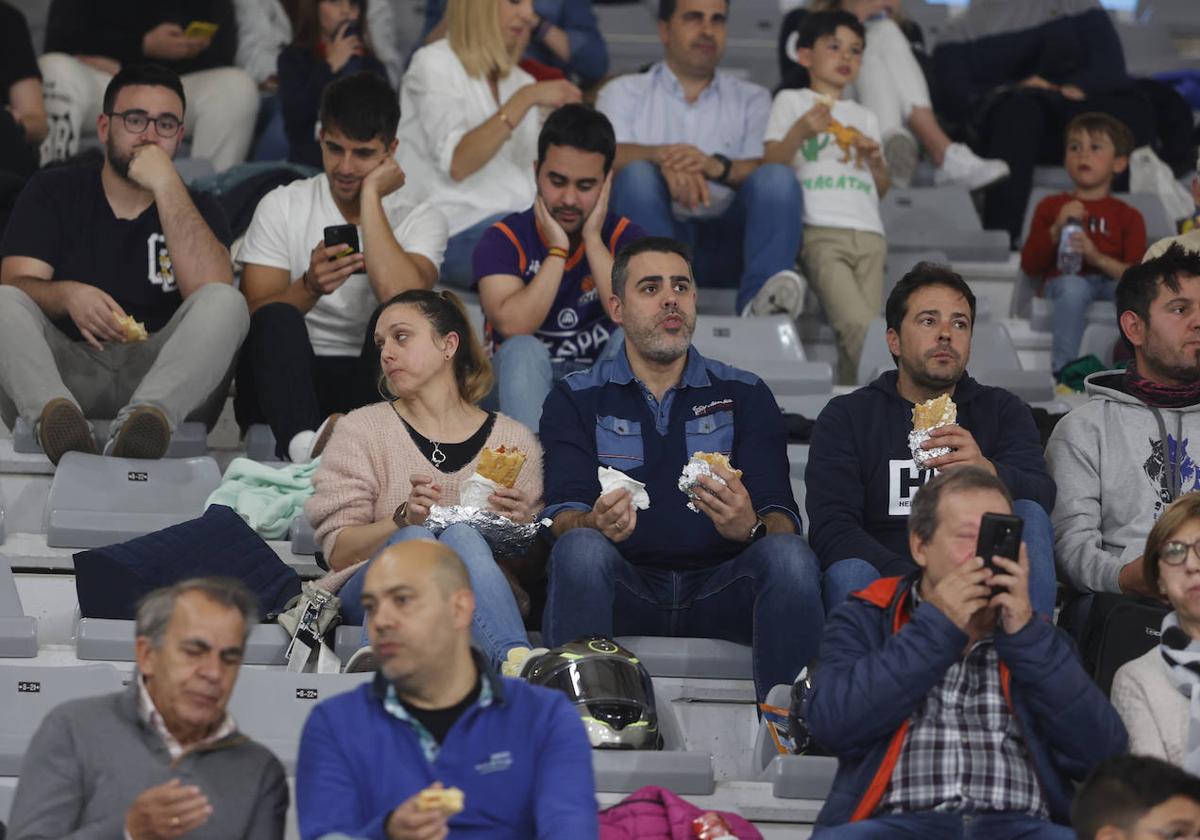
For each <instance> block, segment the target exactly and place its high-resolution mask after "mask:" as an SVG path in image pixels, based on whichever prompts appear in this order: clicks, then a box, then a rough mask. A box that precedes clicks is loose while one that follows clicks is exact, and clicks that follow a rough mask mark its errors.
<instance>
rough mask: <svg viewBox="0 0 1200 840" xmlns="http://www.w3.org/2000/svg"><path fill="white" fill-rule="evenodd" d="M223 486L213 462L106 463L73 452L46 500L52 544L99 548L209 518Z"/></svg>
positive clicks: (109, 460) (48, 539)
mask: <svg viewBox="0 0 1200 840" xmlns="http://www.w3.org/2000/svg"><path fill="white" fill-rule="evenodd" d="M220 482H221V471H220V470H219V469H218V468H217V462H216V461H214V460H213V459H212V458H208V457H205V458H182V459H162V460H158V461H146V460H136V459H132V458H104V457H101V456H99V455H85V454H83V453H81V452H68V453H67V454H66V455H64V456H63V459H62V460H61V461H60V462H59V464H58V470H57V472H56V473H55V475H54V483H53V484H52V485H51V487H50V495H49V497H48V498H47V499H46V543H47V545H50V546H54V547H60V548H97V547H99V546H104V545H111V544H112V543H118V542H124V541H125V540H129V539H133V538H134V537H140V536H143V535H145V534H149V533H151V532H153V531H159V530H162V529H163V528H168V527H170V526H172V525H178V524H179V523H180V522H186V521H188V520H189V519H195V518H196V517H198V516H200V515H201V514H203V513H204V503H205V502H206V501H207V500H208V497H209V495H210V494H211V493H212V491H213V490H215V489H216V488H217V485H218V484H220Z"/></svg>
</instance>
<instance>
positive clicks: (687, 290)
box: [541, 237, 824, 699]
mask: <svg viewBox="0 0 1200 840" xmlns="http://www.w3.org/2000/svg"><path fill="white" fill-rule="evenodd" d="M612 286H613V296H612V298H611V301H610V304H611V305H610V310H611V312H612V318H613V321H614V322H615V323H617V324H620V325H621V326H623V327H624V328H625V345H624V348H623V349H622V350H621V351H620V352H619V353H617V354H616V356H615V357H613V358H611V359H605V360H602V361H600V362H598V363H597V364H596V365H595V366H594V367H592V368H591V369H590V370H586V371H580V372H579V373H574V374H571V375H569V376H567V377H566V378H564V379H563V380H561V381H560V382H559V383H558V384H557V385H556V386H555V388H554V390H553V391H551V392H550V396H549V397H548V398H547V399H546V403H545V406H544V408H543V410H542V421H541V439H542V445H543V447H544V449H545V466H546V491H545V498H546V503H547V508H546V511H545V514H544V516H547V517H549V518H551V519H552V520H553V523H554V524H553V526H552V529H551V532H552V535H553V536H554V537H555V538H556V542H555V545H554V549H553V550H552V551H551V553H550V562H549V573H550V584H549V592H548V595H547V602H546V613H545V618H544V620H543V623H542V630H543V633H544V635H545V638H546V641H547V643H548V644H550V645H560V644H563V643H565V642H568V641H570V640H572V639H574V638H576V637H578V636H583V635H588V634H598V635H602V636H614V635H618V636H619V635H630V634H643V635H660V636H705V637H716V638H723V639H729V640H732V641H737V642H743V643H750V644H752V645H753V646H754V681H755V687H756V689H757V692H758V696H759V699H762V698H763V697H765V695H766V692H767V691H768V690H769V689H770V688H771V687H772V686H774V685H776V684H779V683H788V684H790V683H791V682H792V681H793V680H794V679H795V677H796V674H797V672H799V670H800V669H801V668H802V667H804V666H805V665H806V664H807V663H808V661H809V660H810V659H811V658H812V657H813V655H815V653H816V649H817V643H818V641H819V638H820V634H821V627H822V623H823V621H824V612H823V610H822V606H821V597H820V583H819V578H820V576H819V574H818V571H817V561H816V557H815V556H814V555H813V553H812V550H811V549H809V547H808V543H807V542H805V540H804V538H803V537H802V536H800V531H801V524H800V517H799V514H798V512H797V508H796V501H795V499H794V498H793V497H792V490H791V483H790V481H789V478H788V460H787V435H786V431H785V428H784V422H783V415H782V414H781V413H780V411H779V407H778V406H777V405H776V403H775V398H774V397H773V396H772V395H771V391H770V389H768V388H767V386H766V385H765V384H764V383H763V382H762V381H761V380H760V379H758V377H756V376H754V375H753V374H751V373H747V372H746V371H742V370H738V369H736V368H732V367H729V366H728V365H724V364H722V363H720V362H716V361H712V360H710V359H706V358H704V357H703V356H701V355H700V354H699V353H698V352H696V350H695V349H694V348H692V347H691V340H692V331H693V329H694V328H695V325H696V287H695V283H694V281H693V274H692V267H691V262H690V256H689V254H688V251H687V248H686V247H685V246H684V245H682V244H681V243H678V242H675V241H674V240H670V239H663V238H658V237H650V238H647V239H641V240H638V241H637V242H634V243H632V244H630V245H628V246H627V247H625V248H624V249H622V250H621V252H620V253H619V254H618V255H617V259H616V261H615V262H614V263H613V271H612ZM694 452H722V453H724V454H726V455H728V456H729V459H730V461H731V462H732V464H733V466H734V467H735V468H736V469H740V470H741V471H742V475H741V476H740V478H739V477H738V476H736V475H734V474H732V473H729V472H727V471H724V470H721V469H720V468H717V473H718V474H719V475H721V477H722V478H723V479H725V480H726V482H727V484H726V485H725V486H722V485H721V484H719V483H718V482H715V481H713V480H711V479H709V478H701V479H700V481H699V485H698V486H697V488H696V491H697V498H696V499H695V500H694V504H695V506H696V508H697V509H698V512H697V511H693V510H689V509H688V507H687V503H688V498H687V496H685V495H684V494H683V493H682V492H681V491H680V490H679V488H678V486H677V482H678V480H679V476H680V474H681V472H682V471H683V467H684V465H685V464H686V463H687V462H688V459H689V458H690V457H691V455H692V453H694ZM601 466H608V467H614V468H616V469H618V470H621V471H622V472H625V473H626V474H628V475H629V476H630V477H632V478H634V479H637V480H638V481H642V482H644V483H645V484H646V490H647V493H648V494H649V496H650V506H649V508H648V509H646V510H642V511H639V510H637V509H636V508H635V507H634V505H633V498H632V496H631V495H630V493H629V491H627V490H623V489H620V490H614V491H612V492H610V493H608V494H607V495H603V496H602V495H600V482H599V479H598V477H597V468H598V467H601Z"/></svg>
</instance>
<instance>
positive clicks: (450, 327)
mask: <svg viewBox="0 0 1200 840" xmlns="http://www.w3.org/2000/svg"><path fill="white" fill-rule="evenodd" d="M375 343H376V345H377V346H378V347H379V360H380V367H381V368H382V370H383V381H384V382H385V383H386V387H387V390H388V391H389V392H390V394H391V395H392V396H393V397H394V399H393V400H391V401H388V402H380V403H376V404H375V405H372V406H367V407H366V408H360V409H358V410H357V411H352V412H350V413H349V414H347V415H346V416H345V417H343V418H342V419H341V420H340V421H339V422H338V424H337V428H336V430H335V432H334V434H333V437H332V438H331V439H330V442H329V444H328V446H327V447H326V449H325V452H324V455H323V456H322V458H321V465H320V466H319V467H318V468H317V472H316V474H315V475H314V476H313V488H314V491H315V493H314V495H313V496H312V497H311V498H310V499H309V500H308V502H307V503H306V505H305V513H306V514H307V515H308V518H309V521H310V522H312V524H313V527H314V528H315V529H316V538H317V541H318V544H319V545H320V546H321V547H322V550H323V551H324V554H325V557H326V558H327V560H328V562H329V565H330V567H331V568H332V569H334V570H335V571H337V570H342V569H346V568H348V567H350V566H352V565H354V564H361V567H360V568H359V570H358V571H357V573H356V574H355V575H354V576H353V577H351V578H350V579H349V580H348V581H347V583H346V584H345V586H343V587H342V589H341V590H340V592H339V593H338V595H339V597H340V598H341V601H342V614H343V618H344V619H345V620H346V621H347V622H348V623H351V624H361V623H363V611H362V605H361V603H360V598H361V595H362V584H363V578H364V577H365V575H366V566H367V563H366V562H365V561H367V560H368V559H369V558H372V557H374V556H375V555H376V554H378V553H379V551H380V550H381V549H383V548H385V547H386V546H389V545H392V544H394V543H397V542H401V541H404V540H413V539H434V538H435V537H434V535H433V534H432V533H431V532H430V531H429V530H428V529H426V528H424V527H422V526H423V524H424V522H425V520H426V519H427V518H428V516H429V512H430V508H431V507H433V506H434V505H442V506H451V505H457V504H458V503H459V492H460V489H461V487H462V485H463V482H464V481H465V480H466V479H468V478H470V477H471V476H472V475H473V474H474V473H475V471H476V468H477V466H478V464H479V458H480V454H481V453H482V451H483V450H484V448H488V449H497V448H499V447H501V446H503V447H505V448H506V449H507V450H512V449H519V450H520V451H521V452H523V453H524V454H525V459H526V460H525V464H524V466H523V467H522V468H521V471H520V473H519V474H518V476H517V480H516V483H515V484H514V485H513V487H511V488H505V487H501V488H498V489H497V490H496V491H495V492H494V493H493V494H492V495H491V496H490V497H489V499H488V506H489V509H490V510H492V511H493V512H495V513H498V514H500V515H501V516H504V517H507V518H509V519H511V520H512V521H513V522H517V523H530V522H532V521H533V518H534V516H535V515H536V514H537V512H538V511H539V510H541V507H542V503H541V498H542V448H541V445H540V444H539V443H538V441H537V438H536V437H534V435H533V434H532V433H531V432H530V431H529V430H528V429H526V428H525V427H524V426H522V425H521V424H520V423H518V422H517V421H515V420H513V419H511V418H509V417H506V416H504V415H503V414H499V413H495V412H487V411H483V410H481V409H480V408H478V407H477V406H476V403H477V402H478V401H479V400H480V399H481V398H482V397H483V396H484V395H485V394H486V393H487V392H488V391H489V390H490V389H491V386H492V370H491V364H490V363H489V362H488V359H487V357H486V356H485V355H484V352H483V347H482V346H481V345H480V343H479V341H478V339H477V338H476V336H475V334H474V331H473V330H472V328H471V326H470V322H469V321H468V319H467V314H466V310H465V309H464V308H463V305H462V302H461V301H459V299H458V298H457V297H456V296H455V295H454V294H453V293H452V292H440V293H439V292H432V291H428V290H425V289H420V290H410V291H407V292H402V293H400V294H398V295H396V296H395V297H393V298H392V299H391V300H389V301H388V302H387V303H385V304H383V306H382V307H381V309H380V312H379V317H378V320H377V322H376V325H375ZM436 539H438V540H440V541H441V542H443V543H445V544H446V545H448V546H449V547H451V548H453V549H454V551H455V552H456V553H457V554H458V556H459V557H461V558H462V560H463V563H465V564H466V567H467V572H468V573H469V574H470V576H471V585H472V588H473V589H474V591H475V598H476V608H475V616H474V620H473V621H474V624H473V628H472V632H473V636H474V638H475V641H476V644H478V645H479V647H480V648H481V649H482V650H483V652H484V653H485V654H487V656H488V657H489V658H490V659H491V660H492V662H493V664H494V665H495V666H496V667H501V666H503V665H504V664H505V662H506V661H507V660H509V659H513V660H514V661H516V662H517V664H518V665H519V664H520V662H521V661H523V658H524V654H528V650H529V641H528V639H527V638H526V636H525V628H524V625H523V623H522V621H521V615H520V612H519V610H518V608H517V603H516V600H515V597H514V595H513V591H512V588H511V587H510V585H509V583H508V580H507V578H506V576H505V574H504V572H503V571H502V570H501V569H500V567H499V566H498V565H497V564H496V561H495V559H494V557H493V555H492V550H491V548H490V547H489V546H488V544H487V542H486V541H485V540H484V539H483V537H482V536H481V535H480V534H479V532H478V531H476V530H475V529H474V528H472V527H471V526H469V525H466V524H461V523H460V524H454V525H451V526H449V527H447V528H446V529H445V530H444V531H442V532H441V534H440V535H438V536H437V538H436ZM364 638H365V633H364ZM510 654H512V655H511V656H510Z"/></svg>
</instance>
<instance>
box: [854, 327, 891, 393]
mask: <svg viewBox="0 0 1200 840" xmlns="http://www.w3.org/2000/svg"><path fill="white" fill-rule="evenodd" d="M895 366H896V363H895V362H894V361H893V360H892V354H891V353H890V352H888V348H887V323H886V322H885V321H884V320H883V318H876V319H875V320H874V321H872V322H871V325H870V326H869V327H867V336H866V338H865V339H863V351H862V356H860V357H859V359H858V379H857V381H858V384H859V385H866V384H868V383H870V382H872V381H874V379H875V377H877V376H878V375H879V371H881V370H888V369H890V368H894V367H895Z"/></svg>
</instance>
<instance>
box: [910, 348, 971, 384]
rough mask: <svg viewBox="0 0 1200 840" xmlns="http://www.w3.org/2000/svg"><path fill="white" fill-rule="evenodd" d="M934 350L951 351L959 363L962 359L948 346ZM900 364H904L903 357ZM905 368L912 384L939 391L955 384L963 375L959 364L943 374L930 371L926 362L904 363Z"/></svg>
mask: <svg viewBox="0 0 1200 840" xmlns="http://www.w3.org/2000/svg"><path fill="white" fill-rule="evenodd" d="M936 352H945V353H952V354H954V355H955V357H956V359H957V360H958V361H959V362H960V363H961V361H962V357H961V356H959V355H958V354H957V353H956V352H955V351H954V350H950V349H948V348H946V349H943V348H938V350H937V351H936ZM922 361H924V360H922ZM901 364H904V361H903V359H902V360H901ZM905 369H906V371H907V373H908V377H909V379H911V380H912V381H913V384H914V385H916V386H917V387H919V388H923V389H925V390H927V391H941V390H944V389H946V388H950V387H952V386H954V385H955V384H957V383H958V380H960V379H962V375H963V367H962V365H961V364H959V365H958V366H956V367H955V369H954V371H953V372H949V371H947V373H946V375H945V376H937V375H935V374H932V373H930V372H929V367H928V365H926V364H920V365H907V364H906V365H905Z"/></svg>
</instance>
